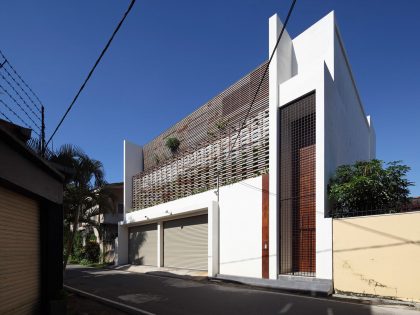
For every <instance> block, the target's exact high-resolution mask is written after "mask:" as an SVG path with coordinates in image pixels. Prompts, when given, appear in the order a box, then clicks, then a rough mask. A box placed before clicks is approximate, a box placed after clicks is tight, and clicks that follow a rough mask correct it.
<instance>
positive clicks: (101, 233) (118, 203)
mask: <svg viewBox="0 0 420 315" xmlns="http://www.w3.org/2000/svg"><path fill="white" fill-rule="evenodd" d="M103 189H104V190H107V193H108V194H109V195H110V196H112V200H110V203H111V207H112V210H111V211H109V210H107V211H101V214H99V215H95V216H94V217H93V218H92V219H93V221H94V222H95V223H96V224H93V225H86V224H83V223H81V224H80V227H79V230H80V231H83V232H84V233H83V234H84V242H83V243H85V242H86V237H87V236H88V235H89V233H93V234H94V235H95V237H96V239H97V241H98V243H99V246H100V250H101V253H102V254H103V256H104V257H103V261H104V262H108V263H112V262H114V259H115V239H116V237H117V236H118V222H120V221H122V220H124V198H123V183H122V182H121V183H111V184H107V185H106V186H105V187H104V188H103ZM87 226H89V228H86V227H87Z"/></svg>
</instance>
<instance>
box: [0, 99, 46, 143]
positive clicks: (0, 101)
mask: <svg viewBox="0 0 420 315" xmlns="http://www.w3.org/2000/svg"><path fill="white" fill-rule="evenodd" d="M0 103H2V104H3V105H4V106H5V107H6V108H7V109H8V110H9V111H10V112H11V113H12V114H13V115H14V116H16V118H17V119H19V120H20V121H21V122H22V123H23V124H24V125H25V126H26V127H27V128H29V129H31V130H32V131H33V132H34V133H35V134H37V135H38V136H40V134H39V133H38V132H36V131H35V130H33V128H31V126H29V124H28V123H27V122H26V121H24V120H23V119H22V118H21V117H20V116H19V115H18V114H17V113H16V112H15V111H14V110H13V109H12V108H11V107H10V106H9V105H7V103H5V102H4V101H3V100H2V99H0ZM2 114H3V113H2ZM3 116H6V115H4V114H3ZM9 121H10V122H11V120H10V119H9Z"/></svg>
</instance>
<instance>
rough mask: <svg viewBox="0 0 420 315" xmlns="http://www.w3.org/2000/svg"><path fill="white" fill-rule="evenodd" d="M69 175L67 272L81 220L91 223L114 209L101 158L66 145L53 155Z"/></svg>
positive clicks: (52, 159)
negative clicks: (107, 188)
mask: <svg viewBox="0 0 420 315" xmlns="http://www.w3.org/2000/svg"><path fill="white" fill-rule="evenodd" d="M49 160H50V162H51V163H53V164H55V165H56V167H57V168H58V169H60V170H61V171H62V172H63V173H64V174H65V177H66V178H65V185H64V195H63V212H64V227H65V228H66V229H67V231H68V232H69V234H68V235H69V237H68V238H67V242H66V244H65V251H64V262H63V271H64V270H65V269H66V266H67V261H68V259H69V257H70V255H71V254H72V250H73V242H74V237H75V234H76V231H77V229H78V227H79V223H83V222H85V223H87V224H89V223H91V221H92V220H91V218H92V216H95V215H97V214H99V213H103V212H104V211H109V209H110V208H111V206H110V202H109V198H110V197H111V196H109V194H107V193H106V191H105V190H103V189H102V188H103V187H104V185H105V184H106V181H105V178H104V169H103V165H102V163H101V162H100V161H98V160H95V159H91V158H90V157H89V156H87V155H86V154H85V153H84V152H83V151H82V150H81V149H80V148H78V147H76V146H72V145H68V144H67V145H63V146H61V147H60V149H59V150H58V151H57V152H54V154H52V155H51V156H50V157H49Z"/></svg>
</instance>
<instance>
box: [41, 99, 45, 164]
mask: <svg viewBox="0 0 420 315" xmlns="http://www.w3.org/2000/svg"><path fill="white" fill-rule="evenodd" d="M44 111H45V110H44V105H41V156H42V157H45V115H44Z"/></svg>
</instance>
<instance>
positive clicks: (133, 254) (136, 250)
mask: <svg viewBox="0 0 420 315" xmlns="http://www.w3.org/2000/svg"><path fill="white" fill-rule="evenodd" d="M146 237H147V234H146V233H145V232H144V231H133V232H130V234H129V247H128V262H129V263H131V264H133V265H143V264H144V256H141V255H140V249H141V247H142V246H143V244H144V242H145V241H146Z"/></svg>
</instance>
